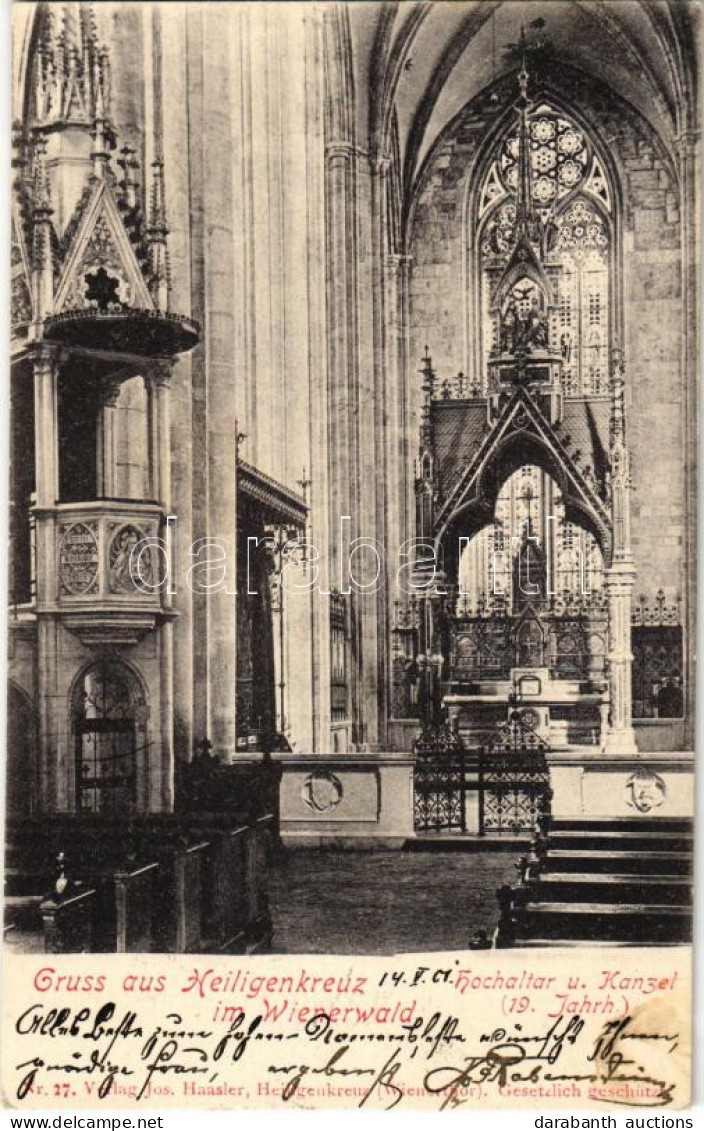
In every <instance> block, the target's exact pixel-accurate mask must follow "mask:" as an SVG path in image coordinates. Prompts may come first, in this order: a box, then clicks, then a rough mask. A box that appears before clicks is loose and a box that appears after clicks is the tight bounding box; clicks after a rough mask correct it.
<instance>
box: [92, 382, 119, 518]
mask: <svg viewBox="0 0 704 1131" xmlns="http://www.w3.org/2000/svg"><path fill="white" fill-rule="evenodd" d="M119 399H120V385H119V384H118V383H113V382H110V384H108V385H106V387H105V389H104V390H103V406H102V408H101V410H100V417H99V420H98V436H97V444H98V458H97V460H96V467H97V470H98V483H97V487H98V495H99V496H100V497H101V498H104V499H114V498H115V495H116V494H117V489H116V473H117V466H116V462H117V452H116V444H115V431H116V426H117V402H118V400H119Z"/></svg>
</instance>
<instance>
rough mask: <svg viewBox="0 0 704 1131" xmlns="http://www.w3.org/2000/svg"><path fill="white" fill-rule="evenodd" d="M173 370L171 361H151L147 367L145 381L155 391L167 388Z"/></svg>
mask: <svg viewBox="0 0 704 1131" xmlns="http://www.w3.org/2000/svg"><path fill="white" fill-rule="evenodd" d="M173 368H174V363H173V361H152V362H150V363H149V365H148V366H147V370H146V378H147V381H149V382H150V383H151V384H152V385H153V386H154V387H155V388H157V389H161V388H165V387H168V386H169V385H170V383H171V377H172V374H173Z"/></svg>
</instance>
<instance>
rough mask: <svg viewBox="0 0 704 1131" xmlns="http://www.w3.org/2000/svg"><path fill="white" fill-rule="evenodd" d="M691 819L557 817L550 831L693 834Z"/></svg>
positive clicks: (551, 822)
mask: <svg viewBox="0 0 704 1131" xmlns="http://www.w3.org/2000/svg"><path fill="white" fill-rule="evenodd" d="M693 829H694V822H693V820H692V818H691V817H555V818H553V819H552V820H551V821H550V830H551V831H553V830H554V831H555V832H563V831H564V832H569V831H571V830H574V831H575V832H611V831H613V832H619V831H620V830H624V831H628V832H647V833H650V832H654V833H660V832H668V831H669V832H678V833H691V832H693Z"/></svg>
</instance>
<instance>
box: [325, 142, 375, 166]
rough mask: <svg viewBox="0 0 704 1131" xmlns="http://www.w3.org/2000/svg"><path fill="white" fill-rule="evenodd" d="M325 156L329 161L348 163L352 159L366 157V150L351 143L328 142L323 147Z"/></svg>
mask: <svg viewBox="0 0 704 1131" xmlns="http://www.w3.org/2000/svg"><path fill="white" fill-rule="evenodd" d="M325 156H326V157H327V158H328V159H329V160H330V161H350V160H351V159H352V158H353V157H367V156H368V154H367V152H366V150H364V149H360V147H359V146H358V145H354V144H353V143H352V142H351V141H345V140H340V141H329V142H328V143H327V145H326V146H325Z"/></svg>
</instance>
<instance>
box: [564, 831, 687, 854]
mask: <svg viewBox="0 0 704 1131" xmlns="http://www.w3.org/2000/svg"><path fill="white" fill-rule="evenodd" d="M547 842H548V847H549V848H553V847H554V848H561V847H562V848H577V849H579V848H582V849H584V851H587V850H588V849H590V850H591V849H596V850H602V849H613V850H615V851H618V850H619V849H623V850H624V851H636V850H642V851H644V852H668V851H669V852H690V853H691V852H693V851H694V838H693V836H692V835H691V833H684V832H670V831H668V832H650V833H645V832H634V831H632V830H629V831H625V830H624V831H622V832H615V831H612V830H608V831H607V830H601V829H600V830H594V831H593V832H588V833H585V832H577V831H576V830H565V831H563V830H562V829H559V830H552V829H551V830H550V832H549V835H548V838H547Z"/></svg>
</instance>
